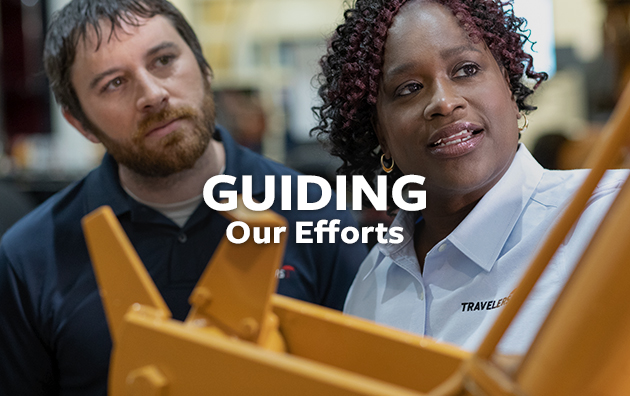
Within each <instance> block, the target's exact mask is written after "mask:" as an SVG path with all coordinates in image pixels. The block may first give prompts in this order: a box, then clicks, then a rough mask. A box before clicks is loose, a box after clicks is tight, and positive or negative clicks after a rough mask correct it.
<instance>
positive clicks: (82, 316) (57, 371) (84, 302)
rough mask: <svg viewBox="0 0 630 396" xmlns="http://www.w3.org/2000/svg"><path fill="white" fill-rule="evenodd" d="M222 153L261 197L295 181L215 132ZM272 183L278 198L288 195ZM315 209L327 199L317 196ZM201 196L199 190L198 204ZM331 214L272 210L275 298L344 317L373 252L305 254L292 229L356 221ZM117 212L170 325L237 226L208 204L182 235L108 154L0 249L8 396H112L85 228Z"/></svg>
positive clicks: (312, 192)
mask: <svg viewBox="0 0 630 396" xmlns="http://www.w3.org/2000/svg"><path fill="white" fill-rule="evenodd" d="M218 132H219V134H220V136H221V140H222V142H223V146H224V148H225V153H226V168H225V174H228V175H232V176H236V179H237V183H236V185H235V186H234V187H232V186H229V185H221V186H220V187H219V188H217V189H216V190H215V195H216V198H219V196H218V194H219V190H220V189H221V188H230V189H231V190H236V191H238V192H240V191H242V190H241V176H243V175H252V176H253V196H254V198H255V199H257V200H258V201H260V202H262V201H263V200H264V198H265V185H264V176H265V175H292V176H293V177H292V186H293V189H292V190H293V200H294V202H295V199H296V196H297V191H296V188H295V186H297V183H296V180H295V177H296V176H297V175H298V173H297V172H295V171H292V170H290V169H288V168H286V167H284V166H282V165H280V164H277V163H274V162H272V161H270V160H268V159H265V158H263V157H261V156H259V155H257V154H255V153H253V152H251V151H249V150H247V149H245V148H243V147H240V146H239V145H237V144H236V143H235V142H234V141H233V140H232V139H231V137H230V136H229V134H228V133H226V132H225V131H223V130H221V129H220V128H218ZM279 181H280V177H276V186H275V189H276V192H275V196H276V197H280V196H281V185H280V183H279ZM309 188H310V189H309V191H308V200H309V202H315V201H317V200H319V198H320V196H321V191H320V190H319V187H317V186H315V185H311V186H310V187H309ZM202 189H203V186H199V192H200V193H201V192H202ZM334 203H335V200H334V199H333V200H331V204H329V205H328V206H327V207H325V208H323V209H321V210H318V211H297V210H294V211H282V210H280V206H281V202H280V200H279V199H276V200H275V202H274V205H273V206H272V210H274V211H276V212H278V213H279V214H281V215H283V216H284V217H285V218H287V220H288V223H289V227H288V228H289V230H288V231H287V232H288V235H287V247H286V251H285V256H284V260H283V264H282V268H280V269H279V275H280V276H279V278H280V279H279V283H278V293H280V294H284V295H287V296H290V297H294V298H298V299H301V300H305V301H309V302H312V303H316V304H321V305H324V306H327V307H331V308H336V309H341V307H342V305H343V301H344V299H345V295H346V292H347V290H348V288H349V287H350V283H351V282H352V279H353V278H354V275H355V273H356V270H357V268H358V266H359V264H360V262H361V261H362V260H363V258H364V257H365V254H366V253H367V252H366V249H365V247H364V246H362V245H361V244H354V245H346V244H344V243H341V242H339V243H336V244H335V243H333V244H331V243H328V242H327V241H325V242H324V243H322V244H297V243H295V241H296V235H295V222H296V221H313V222H317V221H318V220H319V219H340V220H341V225H340V227H345V226H356V223H355V222H354V221H353V219H352V218H351V216H350V214H349V213H348V212H345V211H337V210H336V209H335V207H334ZM102 205H109V206H111V207H112V209H113V211H114V213H115V215H116V216H117V218H118V220H119V221H120V223H121V225H122V227H123V229H124V230H125V232H126V233H127V235H128V237H129V239H130V240H131V243H132V244H133V246H134V248H135V249H136V250H137V252H138V254H139V256H140V258H141V259H142V262H143V263H144V264H145V266H146V268H147V270H148V272H149V274H150V275H151V277H152V278H153V280H154V282H155V284H156V286H157V288H158V290H159V291H160V293H161V294H162V296H163V297H164V300H165V301H166V303H167V305H168V307H169V308H170V310H171V312H172V314H173V317H174V318H176V319H180V320H181V319H184V318H185V316H186V315H187V313H188V311H189V309H190V306H189V304H188V297H189V296H190V293H191V292H192V289H193V287H194V286H195V284H196V282H197V281H198V279H199V277H200V276H201V273H202V272H203V270H204V269H205V267H206V265H207V264H208V261H209V260H210V258H211V256H212V254H213V252H214V250H215V249H216V247H217V245H218V244H219V242H220V240H221V238H222V237H223V236H224V235H225V230H226V228H227V226H228V224H229V220H227V219H226V218H225V217H223V216H222V215H221V214H220V213H218V212H216V211H214V210H211V209H210V208H209V207H208V206H207V205H206V204H205V203H203V202H202V203H201V204H200V205H199V206H198V207H197V209H196V210H195V212H194V213H193V214H192V216H191V217H190V218H189V219H188V221H187V222H186V224H184V226H183V227H181V228H180V227H179V226H177V225H176V224H175V223H173V222H172V221H171V220H169V219H168V218H166V217H165V216H163V215H162V214H161V213H159V212H157V211H155V210H153V209H151V208H149V207H148V206H146V205H143V204H141V203H139V202H137V201H135V200H133V199H132V198H131V197H130V196H129V195H127V194H126V193H125V192H124V190H123V189H122V187H121V185H120V181H119V179H118V166H117V164H116V162H115V161H114V160H113V159H112V158H111V157H110V156H109V155H106V156H105V158H104V160H103V163H102V164H101V166H100V167H98V168H97V169H95V170H94V171H92V172H91V173H90V174H89V175H88V176H86V177H85V178H83V179H82V180H80V181H79V182H77V183H75V184H74V185H72V186H70V187H69V188H67V189H66V190H64V191H62V192H60V193H59V194H57V195H56V196H54V197H53V198H51V199H50V200H48V201H46V202H45V203H44V204H42V205H41V206H40V207H38V208H37V209H35V211H33V212H32V213H31V214H29V215H28V216H26V217H25V218H24V219H22V220H21V221H20V222H19V223H18V224H16V225H15V226H14V227H13V228H12V229H11V230H10V231H8V232H7V233H6V234H5V235H4V238H3V239H2V242H1V244H0V301H1V303H0V356H1V358H0V394H2V395H18V394H28V395H35V394H37V395H56V394H61V395H105V394H106V383H107V374H108V365H109V358H110V351H111V347H112V345H111V340H110V336H109V331H108V328H107V323H106V319H105V314H104V312H103V307H102V304H101V299H100V297H99V294H98V289H97V284H96V280H95V278H94V273H93V271H92V267H91V264H90V260H89V255H88V251H87V248H86V245H85V241H84V237H83V232H82V229H81V223H80V222H81V218H82V217H83V216H84V215H86V214H87V213H89V212H91V211H92V210H94V209H96V208H98V207H100V206H102Z"/></svg>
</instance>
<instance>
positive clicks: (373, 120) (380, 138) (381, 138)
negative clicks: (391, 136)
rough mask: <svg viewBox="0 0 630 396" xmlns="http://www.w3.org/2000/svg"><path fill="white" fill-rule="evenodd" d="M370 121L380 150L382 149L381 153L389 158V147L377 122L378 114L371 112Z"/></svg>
mask: <svg viewBox="0 0 630 396" xmlns="http://www.w3.org/2000/svg"><path fill="white" fill-rule="evenodd" d="M370 122H371V123H372V129H374V133H375V134H376V138H377V139H378V144H379V145H380V146H381V150H382V151H383V154H385V157H386V158H391V154H390V152H389V147H388V145H387V139H386V138H385V136H384V134H383V132H382V130H381V128H380V126H379V123H378V116H377V115H376V114H373V115H372V117H371V118H370Z"/></svg>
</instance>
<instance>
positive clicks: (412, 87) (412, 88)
mask: <svg viewBox="0 0 630 396" xmlns="http://www.w3.org/2000/svg"><path fill="white" fill-rule="evenodd" d="M421 89H422V84H419V83H411V84H407V85H405V86H403V87H402V88H401V89H399V90H398V93H397V96H406V95H410V94H412V93H414V92H417V91H419V90H421Z"/></svg>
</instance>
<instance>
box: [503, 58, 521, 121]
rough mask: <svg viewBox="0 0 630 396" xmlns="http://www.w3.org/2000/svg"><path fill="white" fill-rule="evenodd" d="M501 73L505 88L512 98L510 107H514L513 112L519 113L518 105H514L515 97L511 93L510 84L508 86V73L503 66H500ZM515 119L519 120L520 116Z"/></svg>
mask: <svg viewBox="0 0 630 396" xmlns="http://www.w3.org/2000/svg"><path fill="white" fill-rule="evenodd" d="M501 73H502V74H503V78H504V79H505V83H506V84H507V87H508V89H509V90H510V94H511V96H512V106H514V111H516V113H519V109H518V104H517V103H516V97H515V96H514V92H512V84H510V74H509V73H508V71H507V69H506V68H505V67H503V66H501ZM517 117H518V118H520V117H521V116H520V115H518V116H517Z"/></svg>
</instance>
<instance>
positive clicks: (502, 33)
mask: <svg viewBox="0 0 630 396" xmlns="http://www.w3.org/2000/svg"><path fill="white" fill-rule="evenodd" d="M524 25H525V21H524V20H523V19H520V18H518V17H516V16H514V14H513V13H512V9H511V6H510V4H507V5H506V6H504V5H503V4H502V3H501V2H499V1H492V0H453V1H447V0H439V1H430V0H409V1H404V0H357V2H356V5H355V7H354V8H353V9H350V10H348V11H346V13H345V23H343V24H342V25H340V26H339V27H338V28H337V29H336V32H335V35H334V36H333V38H332V40H331V43H330V46H329V49H328V53H327V55H326V56H325V57H324V58H323V59H322V67H323V73H322V86H321V88H320V91H319V93H320V96H321V98H322V100H323V105H322V106H321V107H318V108H316V110H317V112H318V114H319V117H320V122H319V126H318V127H316V128H315V129H314V130H315V131H317V132H318V134H319V136H320V138H322V137H323V138H325V139H327V140H328V142H329V144H330V145H331V148H332V149H331V151H332V153H333V154H335V155H337V156H339V157H341V158H342V159H343V161H344V164H343V166H342V167H341V168H340V172H341V173H343V174H351V175H363V176H365V177H366V179H368V180H372V179H373V178H374V176H375V174H376V173H377V171H379V170H380V168H382V172H385V173H386V174H387V175H388V185H389V187H390V188H391V186H392V185H393V182H394V181H395V180H396V179H397V178H399V177H401V176H402V175H405V174H419V175H422V176H425V177H426V181H425V184H424V185H423V186H421V188H422V189H424V190H425V191H426V197H427V201H426V202H427V204H426V209H425V210H423V211H422V212H421V213H420V212H416V213H410V212H406V211H404V210H397V209H398V208H396V207H395V205H394V203H393V200H392V197H391V194H389V197H388V198H389V201H388V202H389V205H388V206H389V211H390V212H392V213H393V212H397V215H396V218H395V219H394V223H393V224H392V227H394V226H401V227H403V229H404V236H405V240H404V242H403V243H401V244H397V245H394V244H389V245H386V244H380V245H377V246H376V247H375V248H374V249H373V250H372V252H371V253H370V255H369V256H368V257H367V258H366V260H365V261H364V262H363V264H362V266H361V269H360V270H359V273H358V274H357V277H356V279H355V281H354V284H353V286H352V288H351V290H350V292H349V295H348V298H347V300H346V305H345V312H347V313H350V314H354V315H358V316H361V317H364V318H368V319H372V320H376V321H377V322H380V323H383V324H388V325H391V326H395V327H398V328H401V329H404V330H408V331H412V332H415V333H419V334H423V335H427V336H431V337H434V338H436V339H438V340H440V341H444V342H450V343H454V344H457V345H460V346H461V347H463V348H464V349H469V350H474V349H476V347H477V346H478V345H479V344H480V342H481V341H482V340H483V337H484V336H485V334H486V332H487V331H488V329H489V328H490V326H491V325H492V323H493V322H494V320H495V318H496V316H497V314H498V312H499V311H500V308H501V307H502V306H503V305H505V303H507V301H509V298H510V295H511V293H512V291H513V290H514V288H515V287H516V284H517V283H518V280H519V279H520V277H521V276H522V274H523V273H524V271H525V269H526V268H527V265H528V263H529V261H530V260H531V259H532V257H533V254H534V253H535V251H536V248H537V246H538V245H539V243H540V242H541V240H542V239H543V237H544V234H545V231H546V230H548V228H549V227H550V226H551V224H553V222H554V220H555V219H556V218H557V217H558V215H559V214H560V211H561V208H562V207H563V206H564V205H565V204H566V203H567V201H568V199H569V198H570V197H571V194H572V193H573V192H574V191H575V190H576V188H577V187H579V185H580V183H581V181H582V180H583V178H584V176H585V171H569V172H555V171H548V170H545V169H543V168H542V167H541V166H540V165H539V164H538V163H536V161H535V160H534V159H533V158H532V157H531V155H530V154H529V152H528V151H527V149H526V148H525V147H524V146H522V145H520V144H519V143H518V139H519V136H520V131H521V130H522V129H524V127H523V125H526V123H527V121H526V117H525V115H524V113H523V112H526V111H531V110H534V109H535V107H533V106H531V105H528V104H527V103H526V99H527V98H528V96H529V95H531V94H532V93H533V90H532V89H530V88H529V87H528V86H526V85H525V84H524V83H523V81H524V78H525V77H527V78H529V79H530V81H533V83H534V88H537V87H538V85H539V84H540V83H541V82H542V81H543V80H545V79H546V77H547V75H546V74H545V73H537V72H535V71H534V69H533V65H532V58H531V56H529V55H527V54H526V53H525V52H524V51H523V46H524V44H525V43H526V42H527V36H526V35H525V34H524V33H523V30H522V28H523V27H524ZM519 125H521V126H519ZM624 178H625V173H623V174H621V173H613V174H609V175H608V176H607V178H606V180H605V181H604V182H602V183H601V184H600V186H599V187H598V189H597V190H596V192H595V194H594V196H593V199H592V200H591V202H590V204H589V206H588V208H587V210H586V211H585V212H584V214H583V216H582V217H581V220H580V222H579V224H578V225H577V227H576V228H575V229H574V231H573V233H572V234H571V236H570V237H569V238H568V239H567V241H566V242H565V244H564V245H563V246H562V248H561V249H560V251H559V253H558V254H556V256H555V257H554V260H553V261H552V263H551V264H550V267H549V268H548V269H547V271H546V272H545V274H544V275H543V277H542V278H541V280H540V281H539V283H538V284H537V286H536V288H535V290H534V291H533V294H532V295H531V296H530V298H529V300H528V302H527V303H526V305H525V306H524V308H523V310H522V311H521V313H520V314H519V317H517V319H516V321H515V323H514V324H513V326H512V327H511V328H510V330H508V333H507V334H506V336H505V337H504V339H503V340H502V343H501V344H500V345H499V348H500V350H501V351H502V352H503V353H523V352H524V351H525V350H526V349H527V348H528V346H529V344H530V343H531V341H532V339H533V337H534V335H535V333H536V331H537V329H538V327H539V325H540V324H541V323H542V321H543V320H544V317H545V315H546V313H547V312H548V310H549V308H550V306H551V304H552V303H553V301H554V300H555V298H556V296H557V293H558V292H559V290H560V289H561V288H562V286H563V284H564V281H565V280H566V278H567V276H568V274H570V273H571V270H572V266H573V265H574V264H575V262H576V261H577V259H578V258H579V256H580V254H581V252H582V251H583V249H584V247H585V245H586V243H587V242H588V240H589V238H590V236H591V235H592V232H593V231H594V229H595V228H596V225H597V223H598V222H599V221H600V220H601V217H602V215H603V213H605V211H606V209H607V208H608V206H609V204H610V203H611V201H612V199H613V197H614V195H615V194H616V192H617V191H618V189H619V187H620V185H621V183H622V182H623V180H624ZM390 192H391V191H390Z"/></svg>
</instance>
